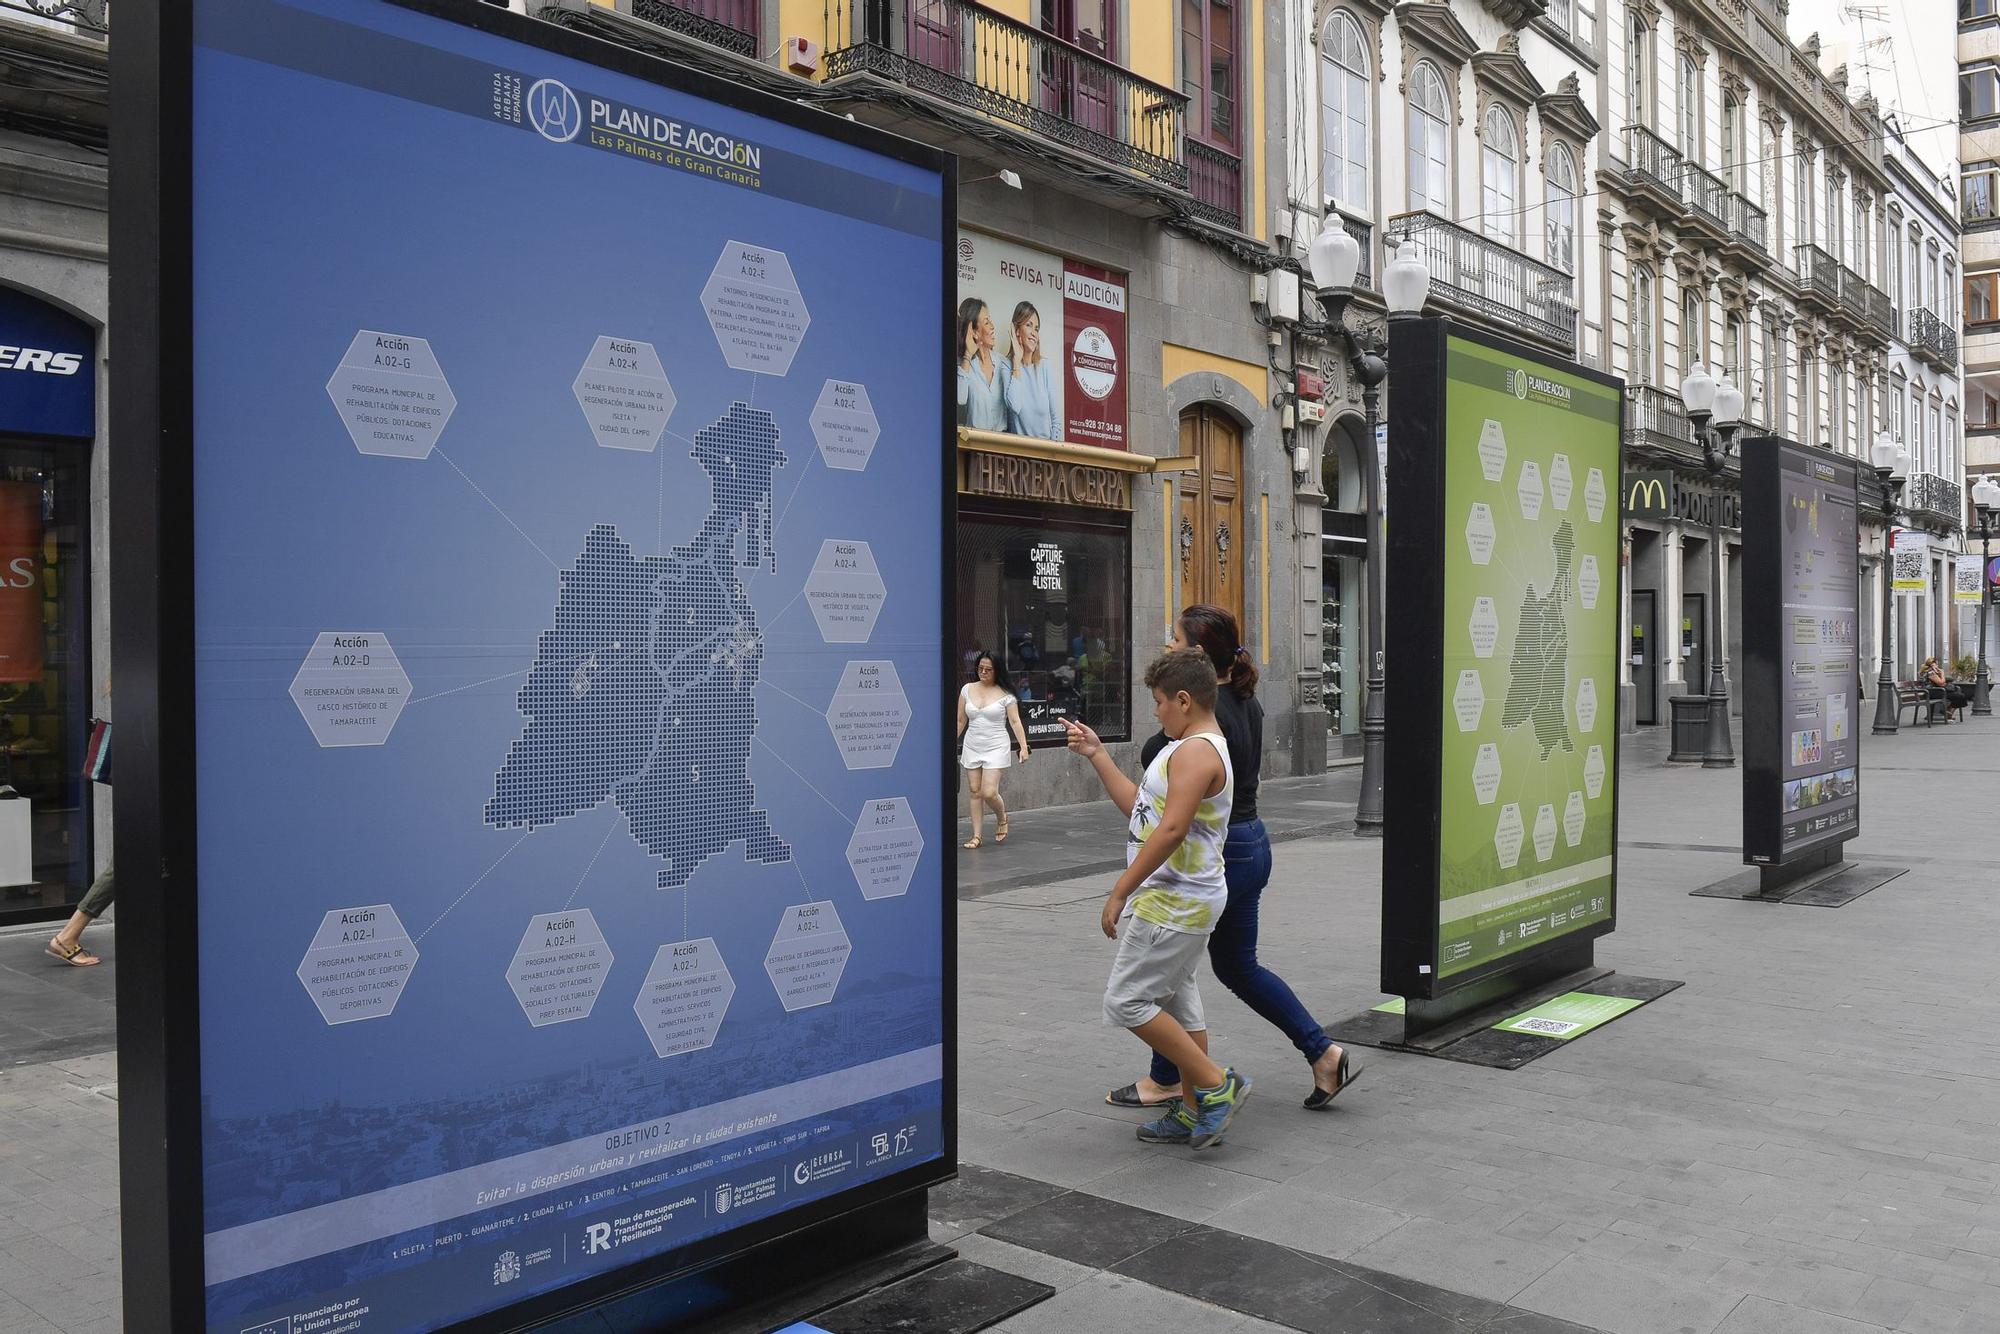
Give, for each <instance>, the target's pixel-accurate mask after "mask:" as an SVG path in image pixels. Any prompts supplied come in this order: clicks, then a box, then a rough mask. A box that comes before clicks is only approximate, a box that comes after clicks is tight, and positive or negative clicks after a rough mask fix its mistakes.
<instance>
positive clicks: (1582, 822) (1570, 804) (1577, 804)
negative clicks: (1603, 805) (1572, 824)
mask: <svg viewBox="0 0 2000 1334" xmlns="http://www.w3.org/2000/svg"><path fill="white" fill-rule="evenodd" d="M1572 810H1574V811H1575V812H1576V837H1575V838H1571V837H1570V836H1569V817H1570V812H1571V811H1572ZM1589 819H1590V812H1589V811H1587V810H1585V809H1584V805H1583V793H1582V792H1580V791H1577V790H1576V789H1574V788H1572V789H1571V790H1570V794H1569V799H1568V800H1567V801H1565V802H1564V803H1563V813H1562V836H1563V842H1564V843H1566V844H1568V845H1569V846H1570V847H1572V848H1574V847H1579V846H1581V845H1582V843H1583V831H1584V829H1585V827H1586V825H1587V822H1588V821H1589Z"/></svg>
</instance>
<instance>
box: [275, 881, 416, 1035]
mask: <svg viewBox="0 0 2000 1334" xmlns="http://www.w3.org/2000/svg"><path fill="white" fill-rule="evenodd" d="M416 966H417V945H416V942H415V941H413V940H411V939H410V933H409V932H408V931H406V930H404V929H403V922H402V919H401V918H399V917H397V916H396V910H395V909H394V908H391V907H390V906H389V905H388V904H386V903H377V904H373V905H371V906H368V907H364V908H335V909H334V910H333V911H332V912H330V913H328V914H327V915H326V916H324V917H322V918H321V919H320V923H319V930H318V931H316V932H315V933H314V934H313V938H312V944H310V945H308V946H307V947H306V957H305V958H304V959H303V960H302V961H301V962H300V963H299V967H298V979H299V983H300V985H302V986H303V987H305V989H306V994H307V995H308V996H311V997H312V1003H313V1004H314V1005H315V1006H317V1007H318V1009H319V1015H320V1018H322V1019H324V1020H326V1022H327V1023H328V1024H330V1025H331V1024H351V1023H353V1022H354V1021H356V1020H357V1019H380V1018H383V1017H384V1016H386V1015H387V1014H389V1013H390V1012H391V1011H392V1010H394V1009H395V1008H396V1001H397V1000H398V999H399V998H401V996H402V994H403V987H404V985H405V984H406V983H408V982H409V980H410V970H411V969H413V968H415V967H416Z"/></svg>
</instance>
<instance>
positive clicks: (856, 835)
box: [843, 797, 928, 903]
mask: <svg viewBox="0 0 2000 1334" xmlns="http://www.w3.org/2000/svg"><path fill="white" fill-rule="evenodd" d="M885 801H889V802H895V803H896V804H897V805H899V806H901V807H902V808H903V811H904V813H905V814H907V815H908V816H909V817H910V823H909V825H908V826H907V827H908V828H909V829H910V830H911V832H913V833H915V834H916V836H917V850H916V855H914V856H913V857H911V858H910V869H909V872H908V873H907V874H906V875H904V876H903V885H902V888H901V889H898V890H896V891H895V892H894V893H878V894H870V893H869V892H868V886H866V885H864V884H862V883H861V872H860V871H858V870H857V869H855V865H854V845H855V843H856V842H857V841H858V840H859V839H860V838H861V837H862V836H863V835H864V834H866V833H868V832H869V831H868V830H865V829H863V828H862V827H861V821H860V820H858V819H857V820H856V821H855V822H854V832H853V833H852V834H850V835H848V838H847V847H846V849H845V851H844V853H843V855H844V856H845V857H846V858H847V873H848V874H849V875H851V876H853V877H854V887H855V888H856V889H859V890H860V891H861V897H862V898H863V899H865V900H866V901H868V902H869V903H874V902H877V901H878V900H881V899H900V898H902V897H903V896H904V895H905V894H908V893H909V892H910V882H911V881H912V880H915V879H916V876H917V867H918V866H920V865H922V863H923V860H924V849H925V847H927V846H928V844H927V843H926V842H925V839H924V827H923V825H922V824H920V823H919V822H918V820H917V815H916V812H915V811H913V810H911V809H910V799H909V798H908V797H871V798H869V799H868V800H866V801H864V802H862V803H861V813H862V814H863V815H866V814H867V813H868V808H869V807H870V806H873V805H876V804H877V803H878V802H885ZM902 827H904V826H897V828H902Z"/></svg>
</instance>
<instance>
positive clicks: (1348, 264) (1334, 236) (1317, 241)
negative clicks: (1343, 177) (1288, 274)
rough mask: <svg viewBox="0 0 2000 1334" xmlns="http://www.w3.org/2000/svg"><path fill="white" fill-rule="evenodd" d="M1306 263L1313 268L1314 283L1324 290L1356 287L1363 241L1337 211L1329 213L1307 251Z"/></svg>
mask: <svg viewBox="0 0 2000 1334" xmlns="http://www.w3.org/2000/svg"><path fill="white" fill-rule="evenodd" d="M1306 266H1307V267H1308V268H1310V269H1311V270H1312V279H1313V286H1314V287H1316V288H1318V289H1319V290H1320V291H1322V292H1325V291H1344V290H1346V289H1347V288H1350V287H1352V286H1354V275H1355V274H1356V273H1358V272H1359V271H1360V269H1361V242H1359V241H1357V240H1356V239H1355V238H1354V234H1353V233H1352V232H1350V231H1348V230H1347V227H1346V225H1345V224H1344V223H1342V222H1341V220H1340V217H1339V216H1338V215H1337V214H1333V213H1329V214H1327V215H1326V219H1325V220H1324V221H1323V222H1322V223H1321V224H1320V229H1319V235H1317V236H1315V237H1313V240H1312V249H1311V250H1310V251H1308V252H1307V255H1306Z"/></svg>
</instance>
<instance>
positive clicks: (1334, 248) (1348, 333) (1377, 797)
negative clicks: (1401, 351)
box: [1308, 213, 1431, 838]
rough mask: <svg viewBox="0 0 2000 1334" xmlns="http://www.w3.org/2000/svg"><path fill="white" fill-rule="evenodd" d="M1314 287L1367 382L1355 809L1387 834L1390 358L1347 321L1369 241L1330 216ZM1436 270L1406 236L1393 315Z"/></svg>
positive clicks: (1360, 826)
mask: <svg viewBox="0 0 2000 1334" xmlns="http://www.w3.org/2000/svg"><path fill="white" fill-rule="evenodd" d="M1308 264H1309V266H1310V267H1311V269H1312V280H1313V288H1314V290H1315V292H1316V293H1317V295H1318V297H1319V304H1320V309H1321V310H1322V311H1323V312H1324V313H1325V315H1326V322H1327V325H1328V326H1329V328H1330V329H1331V330H1332V331H1335V332H1337V333H1338V334H1339V335H1340V337H1341V339H1342V340H1343V341H1344V342H1345V343H1346V344H1347V363H1348V366H1349V368H1350V369H1351V370H1352V371H1353V374H1354V378H1355V379H1356V380H1357V381H1358V382H1359V383H1360V385H1361V405H1362V413H1363V417H1364V419H1365V422H1366V425H1367V430H1368V451H1367V452H1368V455H1369V460H1368V464H1369V466H1368V468H1367V473H1368V477H1367V480H1366V483H1365V486H1364V490H1363V494H1364V495H1365V496H1366V497H1367V502H1366V507H1367V511H1368V570H1367V576H1368V591H1367V599H1366V600H1367V603H1368V606H1367V617H1366V621H1367V635H1368V646H1367V654H1368V695H1367V700H1366V702H1365V703H1364V705H1363V706H1362V710H1361V797H1360V801H1359V804H1358V805H1356V807H1355V809H1354V833H1355V836H1356V837H1358V838H1380V837H1381V836H1382V814H1383V802H1382V776H1383V769H1384V767H1385V765H1386V761H1387V754H1388V751H1387V743H1388V713H1387V707H1386V702H1385V700H1384V698H1383V695H1384V691H1385V690H1386V688H1387V685H1388V676H1387V673H1386V671H1385V668H1384V665H1383V653H1382V596H1383V589H1384V588H1386V587H1387V584H1388V578H1387V574H1388V571H1387V566H1388V555H1387V553H1386V551H1385V550H1384V547H1383V531H1382V502H1383V500H1384V499H1385V497H1383V496H1382V495H1381V494H1380V492H1381V487H1382V460H1381V458H1380V457H1378V453H1379V446H1378V445H1377V444H1376V440H1375V424H1376V422H1377V421H1378V420H1379V419H1380V410H1381V386H1382V381H1383V380H1384V379H1385V378H1387V376H1388V374H1389V363H1388V361H1387V360H1386V359H1385V358H1384V357H1383V355H1382V349H1380V348H1371V347H1369V346H1368V345H1367V344H1366V343H1365V342H1363V341H1362V338H1361V335H1360V334H1359V333H1358V332H1357V331H1356V330H1354V329H1351V328H1349V327H1348V324H1347V318H1346V316H1347V307H1348V304H1349V303H1350V302H1352V301H1353V300H1354V275H1355V274H1356V273H1357V272H1359V271H1360V268H1361V243H1360V241H1358V240H1356V239H1355V237H1354V235H1353V234H1352V233H1351V232H1349V231H1348V230H1347V228H1346V227H1345V226H1344V225H1343V224H1342V222H1341V220H1340V218H1339V217H1338V216H1337V215H1335V214H1332V213H1329V214H1328V215H1327V217H1326V219H1325V221H1324V222H1323V223H1322V224H1321V226H1320V230H1319V234H1318V235H1317V236H1315V237H1314V238H1313V243H1312V250H1311V251H1310V253H1309V255H1308ZM1430 287H1431V275H1430V270H1429V269H1427V268H1426V267H1425V266H1424V261H1423V256H1422V255H1421V254H1420V253H1419V251H1418V249H1417V243H1416V242H1415V241H1411V240H1405V241H1404V242H1403V244H1402V246H1401V247H1400V248H1399V249H1398V250H1397V252H1396V257H1395V258H1394V259H1392V260H1390V261H1389V264H1388V267H1387V268H1386V269H1384V270H1383V273H1382V296H1383V299H1384V300H1385V301H1386V302H1387V303H1388V306H1389V318H1390V319H1408V318H1411V317H1412V316H1415V315H1418V314H1421V313H1422V311H1423V308H1424V300H1425V298H1426V297H1427V296H1429V294H1430Z"/></svg>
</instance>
